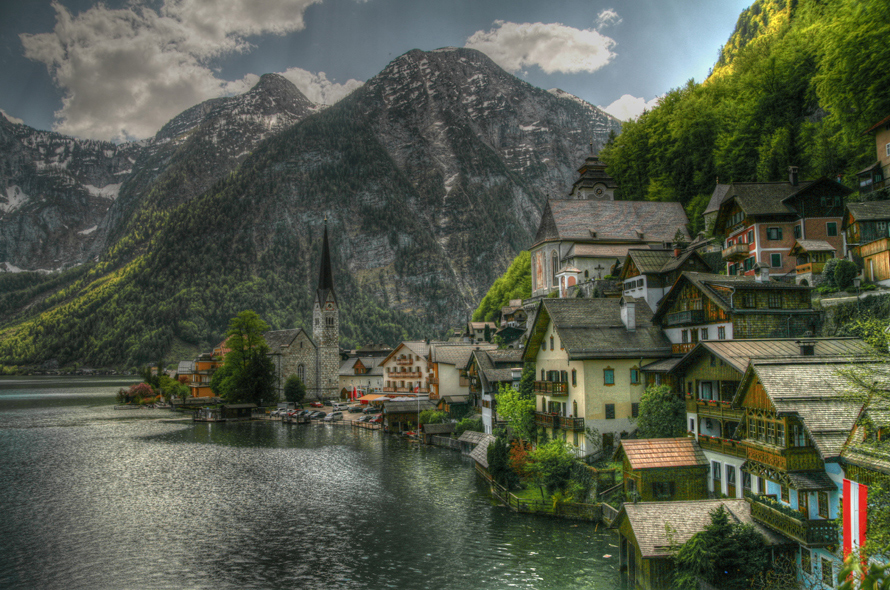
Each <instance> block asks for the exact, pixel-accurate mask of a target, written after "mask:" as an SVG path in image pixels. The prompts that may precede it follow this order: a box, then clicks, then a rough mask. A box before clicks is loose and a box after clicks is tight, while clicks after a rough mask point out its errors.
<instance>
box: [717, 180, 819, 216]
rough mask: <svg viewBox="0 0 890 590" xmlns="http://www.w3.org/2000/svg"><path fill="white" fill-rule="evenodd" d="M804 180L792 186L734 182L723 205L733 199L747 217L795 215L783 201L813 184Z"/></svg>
mask: <svg viewBox="0 0 890 590" xmlns="http://www.w3.org/2000/svg"><path fill="white" fill-rule="evenodd" d="M813 182H814V181H812V180H804V181H801V182H799V183H798V184H797V186H794V185H792V184H791V183H790V182H787V181H785V182H734V183H732V185H730V188H729V190H728V191H727V193H726V197H725V198H724V200H723V203H726V202H727V201H728V200H729V199H732V198H735V200H736V202H737V203H738V204H739V206H740V207H741V208H742V211H744V212H745V213H746V214H747V215H777V214H779V215H781V214H795V211H794V209H792V208H791V207H790V206H789V205H787V204H786V203H785V202H784V201H785V200H786V199H787V198H788V197H791V196H793V195H795V194H797V193H799V192H801V191H802V190H803V189H805V188H807V187H809V186H810V185H811V184H813Z"/></svg>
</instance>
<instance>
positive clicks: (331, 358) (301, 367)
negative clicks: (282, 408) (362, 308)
mask: <svg viewBox="0 0 890 590" xmlns="http://www.w3.org/2000/svg"><path fill="white" fill-rule="evenodd" d="M263 336H264V337H265V338H266V344H268V345H269V356H271V357H272V363H273V364H274V365H275V371H276V376H275V384H276V388H277V391H278V398H279V399H284V384H285V382H286V381H287V379H288V377H290V376H291V375H296V376H298V377H299V378H300V380H301V381H303V384H304V385H306V398H307V399H316V400H329V399H335V398H337V397H339V380H340V377H339V372H340V307H339V305H338V303H337V294H336V293H335V291H334V274H333V271H332V269H331V253H330V248H329V247H328V221H327V219H325V225H324V234H323V236H322V245H321V264H320V269H319V273H318V289H317V290H316V292H315V305H314V307H313V309H312V336H310V335H309V334H308V333H307V332H306V330H303V329H302V328H298V329H294V330H275V331H271V332H266V333H265V334H264V335H263Z"/></svg>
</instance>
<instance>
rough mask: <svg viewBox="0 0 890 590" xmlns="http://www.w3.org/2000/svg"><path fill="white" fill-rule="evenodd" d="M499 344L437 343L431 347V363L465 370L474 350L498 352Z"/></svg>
mask: <svg viewBox="0 0 890 590" xmlns="http://www.w3.org/2000/svg"><path fill="white" fill-rule="evenodd" d="M496 349H497V344H487V343H486V344H461V343H451V342H445V343H436V344H432V345H431V346H430V361H432V362H434V363H442V364H445V365H454V366H455V367H458V368H461V369H463V368H464V367H466V366H467V363H468V362H469V360H470V356H471V355H472V354H473V351H474V350H496Z"/></svg>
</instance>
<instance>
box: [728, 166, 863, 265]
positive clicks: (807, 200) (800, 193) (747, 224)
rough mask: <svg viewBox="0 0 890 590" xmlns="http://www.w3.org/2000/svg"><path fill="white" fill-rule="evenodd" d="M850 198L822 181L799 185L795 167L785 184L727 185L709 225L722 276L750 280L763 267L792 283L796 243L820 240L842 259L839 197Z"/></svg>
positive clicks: (831, 182)
mask: <svg viewBox="0 0 890 590" xmlns="http://www.w3.org/2000/svg"><path fill="white" fill-rule="evenodd" d="M850 193H852V191H851V190H850V189H848V188H847V187H845V186H844V185H842V184H840V183H839V182H837V181H835V180H831V179H828V178H824V177H823V178H819V179H816V180H810V181H799V180H798V177H797V167H795V166H792V167H791V168H790V170H789V179H788V181H787V182H735V183H732V184H730V185H729V187H728V188H727V189H726V191H725V192H722V197H723V198H722V201H721V203H720V206H719V209H718V210H717V213H716V216H715V221H714V233H715V234H716V235H719V236H721V237H722V238H723V239H724V250H723V259H724V260H725V261H726V274H728V275H744V274H748V275H751V274H754V266H755V264H757V263H762V264H765V265H767V266H768V267H769V268H770V269H771V270H772V272H773V274H775V275H787V276H788V277H793V276H794V275H795V274H796V267H797V262H796V260H795V259H794V258H793V257H792V256H791V255H790V253H789V251H790V250H791V247H792V246H793V245H794V242H795V240H801V239H803V240H824V241H826V242H828V243H829V244H831V245H832V246H833V247H834V249H835V250H836V251H837V252H838V253H839V254H840V255H841V256H845V255H846V252H847V249H846V243H845V241H844V234H843V232H841V231H840V228H841V224H842V222H843V215H844V197H846V196H847V195H849V194H850ZM716 194H717V191H716V190H715V195H714V196H716ZM712 200H713V196H712Z"/></svg>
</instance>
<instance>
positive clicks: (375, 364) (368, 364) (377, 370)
mask: <svg viewBox="0 0 890 590" xmlns="http://www.w3.org/2000/svg"><path fill="white" fill-rule="evenodd" d="M359 361H361V364H362V365H364V366H365V368H366V369H368V372H367V373H362V376H364V375H382V374H383V367H381V366H380V363H381V362H382V361H383V359H382V358H380V357H379V356H367V357H357V356H354V357H351V358H348V359H346V360H345V361H343V362H342V363H341V364H340V375H343V376H344V377H346V376H355V365H356V364H357V363H358V362H359Z"/></svg>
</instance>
